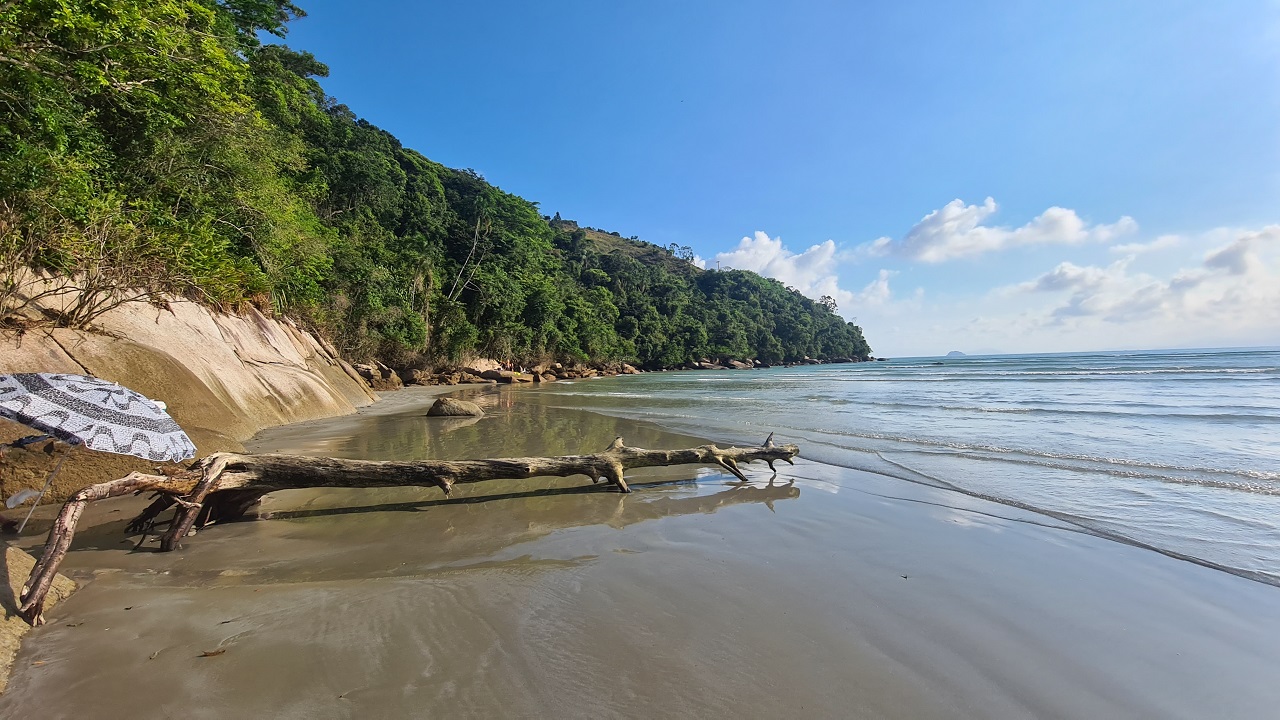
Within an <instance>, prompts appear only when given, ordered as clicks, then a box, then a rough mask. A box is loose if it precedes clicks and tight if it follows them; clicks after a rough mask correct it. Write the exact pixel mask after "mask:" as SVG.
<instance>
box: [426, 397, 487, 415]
mask: <svg viewBox="0 0 1280 720" xmlns="http://www.w3.org/2000/svg"><path fill="white" fill-rule="evenodd" d="M427 415H428V416H429V417H482V416H484V411H483V410H481V409H480V406H479V405H477V404H475V403H473V402H467V401H466V400H455V399H453V398H440V399H438V400H436V401H435V402H434V403H432V405H431V409H430V410H428V411H427Z"/></svg>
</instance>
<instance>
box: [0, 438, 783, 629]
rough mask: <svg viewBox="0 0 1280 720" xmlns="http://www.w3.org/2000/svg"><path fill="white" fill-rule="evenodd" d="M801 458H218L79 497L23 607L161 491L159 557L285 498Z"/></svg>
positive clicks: (25, 612) (697, 451)
mask: <svg viewBox="0 0 1280 720" xmlns="http://www.w3.org/2000/svg"><path fill="white" fill-rule="evenodd" d="M799 453H800V448H798V447H796V446H795V445H775V444H774V442H773V434H772V433H770V435H769V437H768V438H767V439H766V440H765V442H764V444H763V445H761V446H760V447H754V448H741V447H729V448H718V447H716V446H715V445H703V446H701V447H695V448H686V449H683V450H644V449H641V448H631V447H626V446H625V445H623V443H622V438H617V439H616V440H614V441H613V444H611V445H610V446H609V447H608V448H606V449H605V451H604V452H599V453H594V454H591V455H562V456H559V457H528V458H499V459H490V460H427V461H422V462H395V461H387V462H380V461H372V460H344V459H341V458H328V457H309V456H304V455H272V454H266V455H241V454H237V453H215V454H213V455H210V456H209V457H207V458H204V459H203V460H200V461H198V462H196V463H195V464H193V465H192V466H191V469H190V470H189V471H187V472H185V473H182V474H178V475H175V476H172V477H168V476H161V475H146V474H143V473H131V474H129V475H128V476H126V477H123V478H120V479H119V480H112V481H110V482H105V483H99V484H97V485H91V486H89V487H87V488H84V489H83V490H81V491H79V492H77V493H76V494H75V495H72V496H71V498H70V499H68V500H67V502H66V504H64V505H63V506H62V510H61V512H59V513H58V517H57V519H56V520H54V523H53V527H52V528H51V529H50V530H49V537H48V539H47V540H46V541H45V548H44V554H43V555H42V556H41V558H40V562H38V563H37V564H36V566H35V567H34V568H33V569H32V571H31V577H30V578H29V579H28V580H27V584H26V586H25V587H24V588H23V590H22V603H21V606H20V608H19V610H20V612H21V614H22V617H23V618H25V619H26V620H27V621H28V622H30V623H31V624H33V625H38V624H40V623H41V622H43V619H42V616H41V613H42V611H43V607H44V597H45V594H46V593H47V592H48V590H49V585H50V584H51V583H52V581H53V577H54V575H55V574H56V573H57V571H58V565H59V564H61V562H62V559H63V558H64V557H65V556H66V554H67V550H68V549H69V548H70V547H71V540H72V538H73V537H74V536H75V531H76V523H77V522H78V521H79V519H80V515H81V513H83V512H84V508H85V506H86V505H87V504H88V503H90V502H93V501H96V500H103V499H106V498H110V497H118V496H121V495H127V494H130V493H133V494H137V493H141V492H148V491H155V492H157V493H159V494H160V497H158V498H157V499H156V500H155V501H154V502H152V504H151V505H150V506H148V507H147V508H146V509H145V510H143V511H142V513H141V514H140V515H138V517H136V518H134V520H133V521H132V522H131V523H130V525H129V530H130V531H146V530H148V529H150V528H151V527H153V526H154V524H155V522H156V519H157V518H158V517H159V516H160V514H161V513H163V512H164V511H165V510H168V509H169V508H171V507H173V506H175V505H176V506H177V509H176V510H175V512H174V515H173V520H172V522H170V524H169V527H168V529H167V530H166V532H165V534H164V535H163V536H162V537H161V538H160V550H162V551H166V552H167V551H170V550H176V549H177V548H178V547H179V542H180V541H181V540H182V538H185V537H187V536H188V535H190V534H191V533H192V532H193V529H194V528H195V527H196V526H201V527H203V526H204V525H206V524H209V523H211V522H215V521H225V520H233V519H236V518H238V517H240V516H242V515H244V513H245V512H247V511H248V509H249V508H250V507H251V506H252V505H253V504H254V503H255V502H257V501H258V500H259V499H260V498H261V497H262V496H263V495H266V494H268V493H272V492H275V491H277V490H292V489H298V488H313V487H343V488H362V487H398V486H410V485H417V486H432V487H438V488H440V489H441V490H443V491H444V493H445V494H446V495H448V494H449V492H450V491H451V490H452V488H453V486H454V485H457V484H460V483H474V482H481V481H484V480H497V479H504V478H505V479H520V478H532V477H569V476H572V475H586V476H587V477H589V478H591V480H592V482H599V481H600V480H607V481H609V482H610V483H611V484H612V485H613V486H614V487H616V488H617V489H618V491H619V492H624V493H628V492H631V488H630V487H628V486H627V482H626V480H625V479H624V478H623V473H624V471H626V470H629V469H633V468H643V467H657V466H666V465H687V464H698V465H718V466H719V467H721V468H723V469H724V470H726V471H727V472H729V473H730V474H732V475H733V476H734V477H737V478H738V479H739V480H742V481H743V482H748V480H747V477H746V475H744V474H743V473H742V470H741V469H740V468H739V467H738V464H739V463H742V464H746V463H750V462H755V461H758V460H762V461H764V462H766V463H768V465H769V468H770V469H775V468H774V465H773V464H774V462H775V461H777V460H782V461H785V462H788V463H791V462H792V458H794V457H795V456H796V455H798V454H799Z"/></svg>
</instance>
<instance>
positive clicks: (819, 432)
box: [537, 349, 1280, 585]
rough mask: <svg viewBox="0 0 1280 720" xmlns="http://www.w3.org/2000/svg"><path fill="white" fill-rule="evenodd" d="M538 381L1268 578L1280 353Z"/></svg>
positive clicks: (1279, 465)
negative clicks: (796, 446)
mask: <svg viewBox="0 0 1280 720" xmlns="http://www.w3.org/2000/svg"><path fill="white" fill-rule="evenodd" d="M537 394H538V395H540V396H542V400H543V401H544V402H549V403H552V404H555V405H558V406H562V407H574V408H582V409H588V410H592V411H596V412H601V413H607V414H618V415H624V416H628V417H635V418H642V419H647V420H651V421H654V422H656V423H659V424H661V425H665V426H667V427H670V428H671V429H674V430H680V431H685V432H689V433H692V434H697V435H701V436H704V437H712V438H715V439H718V440H725V441H733V442H738V443H742V442H760V441H763V440H764V438H765V436H766V435H768V434H769V433H771V432H772V433H776V440H777V441H778V442H794V443H797V444H799V445H800V446H801V453H802V455H803V456H804V457H806V458H809V459H811V460H816V461H819V462H823V463H828V464H831V465H837V466H843V467H849V468H855V469H859V470H866V471H870V472H874V473H879V474H883V475H888V476H892V477H895V478H898V479H901V480H903V481H907V482H912V483H923V484H928V485H933V486H937V487H941V488H946V489H949V490H953V491H956V492H960V493H965V494H969V495H973V496H976V497H981V498H985V499H989V500H995V501H997V502H1000V503H1003V504H1006V505H1010V506H1015V507H1019V508H1023V509H1030V510H1035V511H1037V512H1040V513H1043V514H1045V515H1048V516H1051V517H1053V518H1056V519H1057V520H1058V521H1062V522H1069V523H1071V524H1073V525H1074V526H1076V527H1078V528H1080V529H1082V530H1085V531H1087V532H1091V533H1095V534H1098V535H1102V536H1104V537H1108V538H1111V539H1114V540H1117V541H1121V542H1126V543H1130V544H1134V545H1139V546H1143V547H1148V548H1150V549H1152V550H1155V551H1158V552H1161V553H1165V554H1167V555H1172V556H1174V557H1179V558H1183V559H1186V560H1190V561H1193V562H1198V563H1201V564H1204V565H1208V566H1211V567H1215V568H1218V569H1221V570H1224V571H1227V572H1232V573H1235V574H1238V575H1241V576H1244V577H1249V578H1252V579H1254V580H1258V581H1261V582H1266V583H1270V584H1276V585H1280V442H1278V440H1280V438H1278V436H1277V432H1278V431H1280V351H1275V350H1256V349H1245V350H1181V351H1152V352H1101V353H1072V354H1053V355H998V356H973V357H955V358H951V357H948V358H913V359H905V360H889V361H880V362H868V363H858V364H844V365H812V366H801V367H793V368H774V369H769V370H755V371H745V370H737V371H700V372H668V373H649V374H644V375H640V376H631V377H624V378H617V379H614V380H588V381H577V382H571V383H563V382H562V383H554V384H550V385H545V386H543V387H542V388H540V390H539V392H538V393H537ZM856 477H857V476H856V475H854V474H851V475H850V480H849V481H848V482H856ZM840 489H841V488H840V486H839V485H838V484H836V485H833V486H832V487H831V488H829V490H830V491H832V492H839V491H840Z"/></svg>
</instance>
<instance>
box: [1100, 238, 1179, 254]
mask: <svg viewBox="0 0 1280 720" xmlns="http://www.w3.org/2000/svg"><path fill="white" fill-rule="evenodd" d="M1181 244H1182V238H1180V237H1178V236H1177V235H1161V236H1160V237H1158V238H1156V239H1155V240H1152V241H1151V242H1145V243H1125V244H1123V245H1112V246H1111V247H1109V248H1107V249H1108V250H1110V251H1111V252H1113V253H1119V254H1121V255H1141V254H1143V253H1149V252H1156V251H1158V250H1168V249H1169V248H1175V247H1178V246H1179V245H1181Z"/></svg>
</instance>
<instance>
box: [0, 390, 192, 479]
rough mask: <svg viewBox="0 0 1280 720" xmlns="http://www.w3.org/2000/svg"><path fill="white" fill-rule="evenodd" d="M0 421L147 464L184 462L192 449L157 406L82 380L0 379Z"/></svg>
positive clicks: (137, 396)
mask: <svg viewBox="0 0 1280 720" xmlns="http://www.w3.org/2000/svg"><path fill="white" fill-rule="evenodd" d="M0 417H4V418H8V419H10V420H14V421H17V422H20V423H22V424H23V425H29V426H31V427H33V428H35V429H37V430H41V431H43V432H46V433H49V434H50V435H52V436H54V437H56V438H58V439H59V440H62V441H64V442H67V443H70V444H72V445H84V446H86V447H88V448H90V449H92V450H102V451H103V452H110V453H117V454H120V455H135V456H137V457H140V458H144V459H147V460H156V461H164V460H185V459H186V458H190V457H195V455H196V446H195V445H193V444H192V443H191V439H190V438H188V437H187V434H186V433H185V432H183V431H182V428H180V427H178V423H176V422H174V421H173V418H171V417H169V414H168V413H166V412H165V411H164V410H163V409H161V407H160V406H159V405H157V404H156V403H155V401H153V400H149V399H147V398H146V397H143V396H142V395H139V394H138V393H136V392H134V391H132V390H130V389H128V388H124V387H121V386H119V385H116V384H115V383H111V382H107V381H106V380H99V379H98V378H91V377H85V376H83V375H61V374H55V373H18V374H14V375H0Z"/></svg>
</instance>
